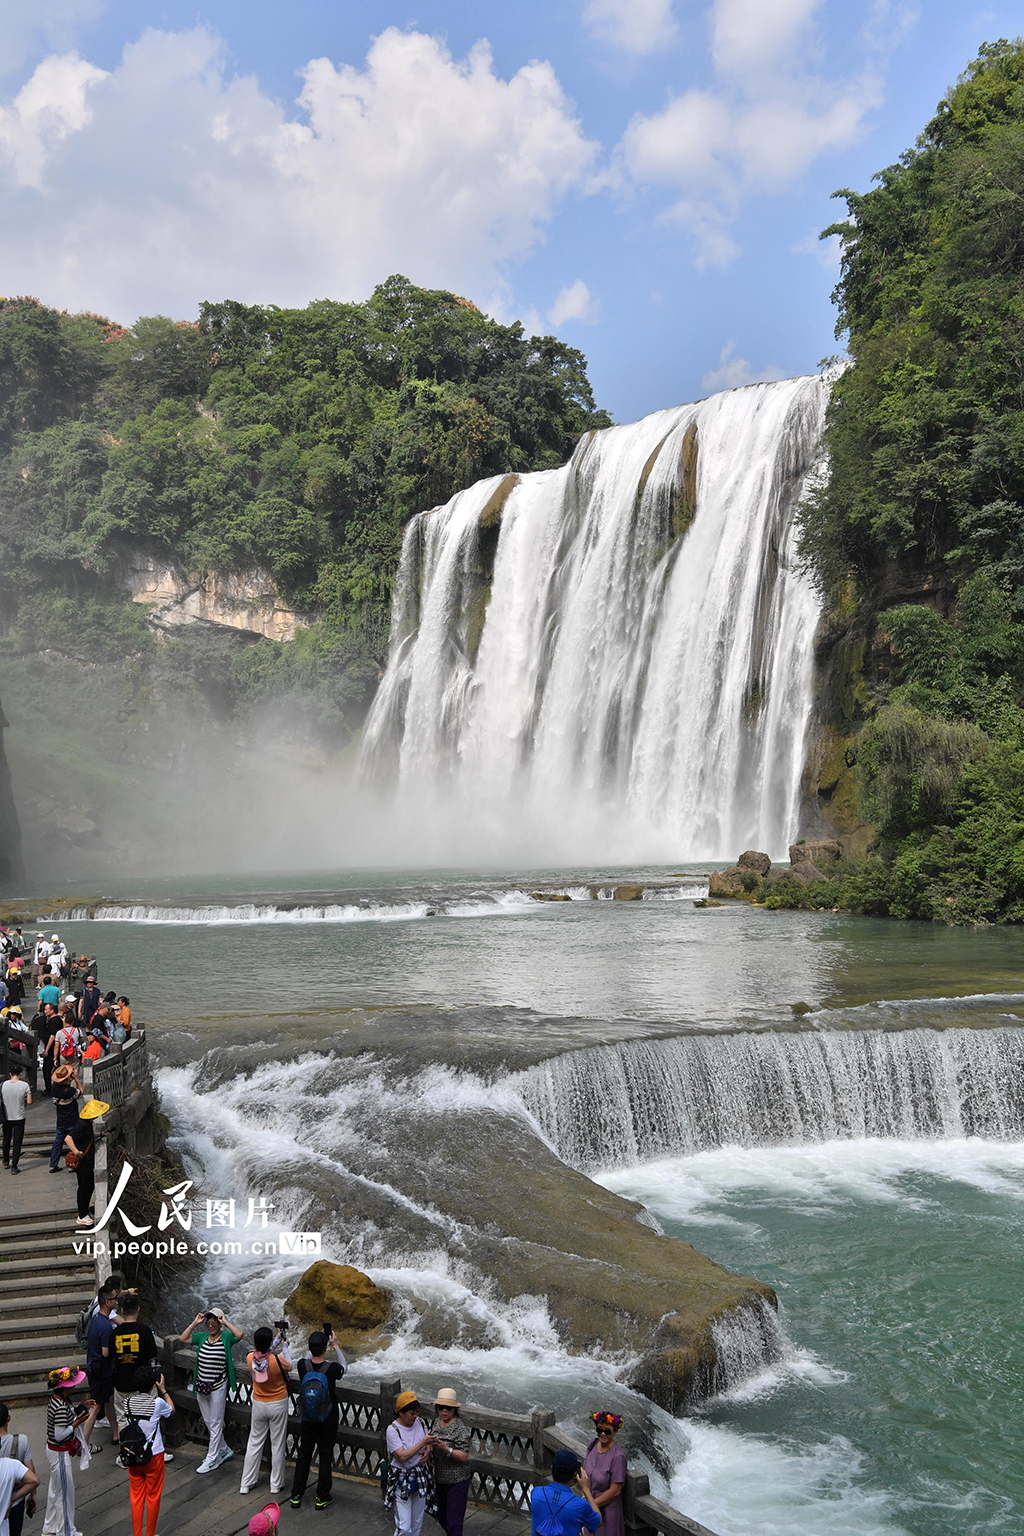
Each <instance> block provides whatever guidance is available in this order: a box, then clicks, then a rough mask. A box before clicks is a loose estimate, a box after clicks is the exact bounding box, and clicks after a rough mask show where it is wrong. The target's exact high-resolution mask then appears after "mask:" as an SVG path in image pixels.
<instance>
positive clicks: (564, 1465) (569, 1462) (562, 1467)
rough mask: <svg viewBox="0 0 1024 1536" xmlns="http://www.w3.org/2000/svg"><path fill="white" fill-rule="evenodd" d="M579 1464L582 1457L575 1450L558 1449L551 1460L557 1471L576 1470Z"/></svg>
mask: <svg viewBox="0 0 1024 1536" xmlns="http://www.w3.org/2000/svg"><path fill="white" fill-rule="evenodd" d="M579 1464H580V1459H579V1457H578V1456H577V1455H576V1452H575V1451H556V1452H555V1454H554V1458H553V1460H552V1462H551V1465H552V1467H553V1468H554V1470H555V1471H556V1472H575V1471H577V1469H578V1468H579Z"/></svg>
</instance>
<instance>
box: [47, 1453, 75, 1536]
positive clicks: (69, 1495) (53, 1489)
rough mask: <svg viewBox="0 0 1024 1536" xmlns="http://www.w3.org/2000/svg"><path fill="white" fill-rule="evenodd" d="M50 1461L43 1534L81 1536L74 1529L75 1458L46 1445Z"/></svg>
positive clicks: (50, 1535)
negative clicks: (52, 1449)
mask: <svg viewBox="0 0 1024 1536" xmlns="http://www.w3.org/2000/svg"><path fill="white" fill-rule="evenodd" d="M46 1459H47V1461H48V1462H49V1463H50V1486H49V1487H48V1488H47V1490H46V1516H45V1518H44V1520H43V1532H44V1536H81V1532H80V1531H77V1530H76V1529H75V1479H74V1467H75V1458H74V1457H73V1456H69V1455H68V1453H67V1451H51V1450H50V1447H49V1446H47V1447H46Z"/></svg>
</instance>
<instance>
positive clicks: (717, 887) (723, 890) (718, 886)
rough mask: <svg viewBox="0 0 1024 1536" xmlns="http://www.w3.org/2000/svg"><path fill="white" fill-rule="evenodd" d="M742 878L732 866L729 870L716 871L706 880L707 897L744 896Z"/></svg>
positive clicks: (744, 888)
mask: <svg viewBox="0 0 1024 1536" xmlns="http://www.w3.org/2000/svg"><path fill="white" fill-rule="evenodd" d="M746 894H747V889H746V886H745V885H744V884H743V876H742V874H741V873H740V871H739V870H738V869H737V867H736V865H735V864H734V865H733V866H732V868H731V869H716V870H715V871H714V873H713V874H712V875H711V876H710V878H709V879H708V895H709V896H745V895H746Z"/></svg>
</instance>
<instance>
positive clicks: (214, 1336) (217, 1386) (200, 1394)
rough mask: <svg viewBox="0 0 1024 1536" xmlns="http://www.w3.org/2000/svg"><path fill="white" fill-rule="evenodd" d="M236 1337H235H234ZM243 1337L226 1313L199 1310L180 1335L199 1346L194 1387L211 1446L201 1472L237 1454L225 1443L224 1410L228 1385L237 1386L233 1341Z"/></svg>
mask: <svg viewBox="0 0 1024 1536" xmlns="http://www.w3.org/2000/svg"><path fill="white" fill-rule="evenodd" d="M232 1336H233V1337H232ZM241 1337H242V1330H241V1328H236V1327H235V1325H234V1323H229V1322H228V1320H227V1318H226V1317H225V1316H224V1314H223V1312H217V1311H214V1310H212V1309H211V1310H210V1311H209V1312H199V1313H197V1314H196V1316H195V1317H194V1318H193V1320H192V1322H191V1323H190V1324H189V1326H188V1327H187V1328H183V1329H182V1330H181V1333H180V1335H179V1338H180V1340H181V1342H182V1344H194V1345H195V1346H196V1363H195V1369H194V1370H193V1372H192V1390H193V1392H194V1393H195V1394H196V1397H197V1399H198V1401H199V1411H200V1413H201V1414H202V1416H203V1420H204V1422H205V1424H206V1427H207V1429H208V1430H209V1431H210V1448H209V1450H208V1451H207V1453H206V1456H205V1459H204V1460H203V1461H202V1463H201V1464H200V1465H199V1466H198V1467H197V1468H196V1471H197V1472H212V1471H213V1469H214V1467H219V1466H220V1464H221V1462H223V1461H228V1460H229V1459H230V1458H231V1457H232V1456H233V1455H234V1451H232V1450H231V1449H230V1448H229V1447H228V1446H226V1445H225V1444H224V1409H225V1408H226V1406H227V1400H228V1388H229V1387H231V1388H232V1390H233V1389H234V1387H235V1364H234V1361H233V1360H232V1358H231V1345H232V1342H235V1341H237V1340H238V1339H240V1338H241Z"/></svg>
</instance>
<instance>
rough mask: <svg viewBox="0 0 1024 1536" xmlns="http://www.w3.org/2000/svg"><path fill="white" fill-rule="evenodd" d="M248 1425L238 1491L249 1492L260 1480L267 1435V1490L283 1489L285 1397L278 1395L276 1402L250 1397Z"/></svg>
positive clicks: (286, 1414) (286, 1408)
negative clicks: (268, 1443)
mask: <svg viewBox="0 0 1024 1536" xmlns="http://www.w3.org/2000/svg"><path fill="white" fill-rule="evenodd" d="M251 1422H252V1428H251V1429H250V1430H249V1443H248V1445H247V1446H246V1447H245V1466H244V1467H243V1468H242V1483H241V1487H240V1488H239V1490H238V1491H239V1493H249V1492H250V1490H251V1489H253V1488H255V1486H256V1484H257V1483H258V1482H259V1480H260V1462H261V1460H262V1459H263V1447H264V1445H266V1443H267V1436H268V1435H269V1436H270V1491H271V1493H283V1492H284V1450H285V1441H286V1439H287V1437H288V1399H287V1398H286V1397H282V1398H281V1400H280V1402H277V1403H261V1402H260V1400H259V1398H257V1397H254V1398H253V1400H252V1421H251Z"/></svg>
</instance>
